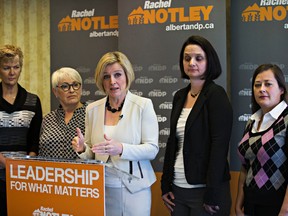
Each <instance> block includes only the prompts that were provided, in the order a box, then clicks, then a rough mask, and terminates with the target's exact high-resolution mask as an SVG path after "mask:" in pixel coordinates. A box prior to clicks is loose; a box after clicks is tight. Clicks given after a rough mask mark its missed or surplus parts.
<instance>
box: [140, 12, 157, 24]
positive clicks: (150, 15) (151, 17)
mask: <svg viewBox="0 0 288 216" xmlns="http://www.w3.org/2000/svg"><path fill="white" fill-rule="evenodd" d="M143 12H144V17H145V20H144V23H145V24H148V23H155V10H151V11H148V10H144V11H143Z"/></svg>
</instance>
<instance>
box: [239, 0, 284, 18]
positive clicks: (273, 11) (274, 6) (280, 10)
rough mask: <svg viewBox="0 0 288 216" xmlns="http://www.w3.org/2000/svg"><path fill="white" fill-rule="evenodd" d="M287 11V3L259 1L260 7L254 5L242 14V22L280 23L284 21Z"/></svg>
mask: <svg viewBox="0 0 288 216" xmlns="http://www.w3.org/2000/svg"><path fill="white" fill-rule="evenodd" d="M287 11H288V7H287V1H276V0H261V2H260V7H259V6H258V5H257V4H256V3H255V4H253V5H252V6H249V7H247V8H246V9H245V10H244V11H243V12H242V21H243V22H257V21H260V22H263V21H273V20H276V21H282V20H285V19H286V17H287Z"/></svg>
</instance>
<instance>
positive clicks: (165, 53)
mask: <svg viewBox="0 0 288 216" xmlns="http://www.w3.org/2000/svg"><path fill="white" fill-rule="evenodd" d="M223 11H226V4H225V1H212V0H207V1H201V0H193V1H191V0H177V1H176V0H174V1H173V0H167V1H163V0H156V1H155V0H154V1H143V0H134V1H129V0H121V1H118V14H119V32H120V34H119V43H118V44H119V49H120V50H121V51H123V52H124V53H125V54H126V55H127V56H128V58H129V59H130V60H131V62H132V64H133V66H134V70H135V73H136V79H135V82H134V83H133V85H132V87H131V88H132V89H131V91H132V92H133V93H135V94H137V95H141V96H144V97H148V98H151V99H152V101H153V104H154V108H155V111H156V113H157V116H158V122H159V133H160V139H159V145H160V152H159V154H158V155H157V158H156V160H154V161H153V165H154V168H155V171H158V172H159V171H160V172H161V171H162V165H163V159H164V153H165V147H166V141H167V138H168V135H169V132H170V131H169V122H170V120H169V119H170V112H171V108H172V98H173V95H174V93H175V92H176V91H177V90H178V89H180V88H183V87H184V86H187V85H188V84H189V81H187V80H186V81H183V79H181V76H180V70H179V55H180V49H181V46H182V44H183V43H184V41H185V40H186V39H187V38H188V37H189V36H191V35H201V36H204V37H205V38H207V39H208V40H209V41H210V42H211V43H212V45H213V46H214V48H215V49H216V50H217V52H218V54H219V58H220V60H221V64H222V69H223V74H222V75H221V77H220V78H219V79H218V80H217V81H216V82H217V83H219V84H220V85H222V86H223V87H224V88H225V89H226V79H227V76H226V73H227V70H226V68H227V61H226V58H227V56H226V50H227V46H226V42H227V38H226V13H223ZM124 115H125V114H124Z"/></svg>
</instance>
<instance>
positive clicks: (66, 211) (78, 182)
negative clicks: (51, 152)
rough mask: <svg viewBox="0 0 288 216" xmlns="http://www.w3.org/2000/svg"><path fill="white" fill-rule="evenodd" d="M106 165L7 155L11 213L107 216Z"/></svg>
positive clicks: (9, 209)
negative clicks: (17, 157)
mask: <svg viewBox="0 0 288 216" xmlns="http://www.w3.org/2000/svg"><path fill="white" fill-rule="evenodd" d="M104 169H105V166H104V165H103V164H87V163H85V164H83V163H76V161H75V163H73V162H71V161H69V162H57V161H56V162H55V161H39V160H33V159H32V160H24V159H12V158H7V164H6V181H7V183H6V187H7V207H8V215H10V216H14V215H32V216H48V215H49V216H52V215H53V216H77V215H81V216H85V215H105V187H104V178H105V177H104Z"/></svg>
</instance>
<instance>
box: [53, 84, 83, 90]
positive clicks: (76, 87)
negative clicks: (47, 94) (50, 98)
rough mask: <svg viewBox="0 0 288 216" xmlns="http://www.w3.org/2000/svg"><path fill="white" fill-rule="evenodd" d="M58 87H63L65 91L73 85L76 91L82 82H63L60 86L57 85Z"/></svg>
mask: <svg viewBox="0 0 288 216" xmlns="http://www.w3.org/2000/svg"><path fill="white" fill-rule="evenodd" d="M56 87H58V88H61V89H62V90H63V91H64V92H67V91H69V90H70V88H71V87H72V88H73V89H74V90H75V91H76V90H78V89H79V88H80V87H81V83H78V82H74V83H72V84H69V83H63V84H62V85H60V86H58V85H57V86H56Z"/></svg>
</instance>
